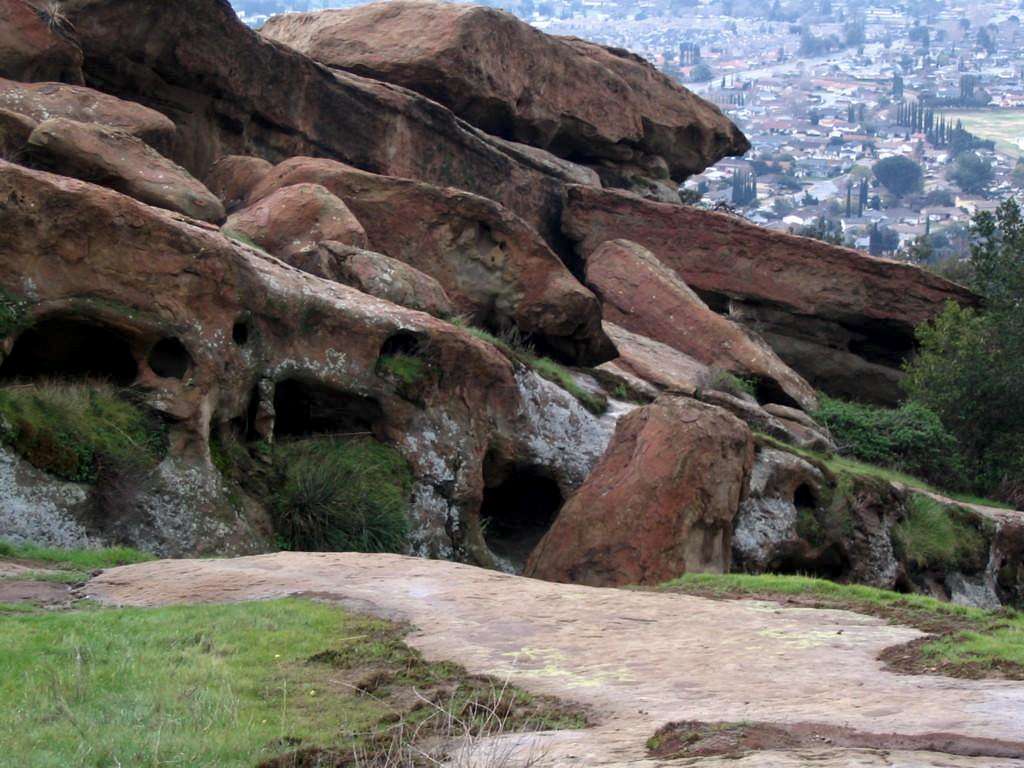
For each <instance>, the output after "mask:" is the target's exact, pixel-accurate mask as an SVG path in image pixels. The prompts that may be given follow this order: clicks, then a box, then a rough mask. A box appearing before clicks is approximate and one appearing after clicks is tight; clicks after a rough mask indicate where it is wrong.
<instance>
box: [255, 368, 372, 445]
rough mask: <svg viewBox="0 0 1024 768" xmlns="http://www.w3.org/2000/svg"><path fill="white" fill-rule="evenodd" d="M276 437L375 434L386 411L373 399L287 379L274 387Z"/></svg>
mask: <svg viewBox="0 0 1024 768" xmlns="http://www.w3.org/2000/svg"><path fill="white" fill-rule="evenodd" d="M274 414H275V416H274V436H275V437H308V436H310V435H332V436H338V437H342V436H344V437H355V436H359V435H373V434H374V433H375V430H376V428H377V427H378V425H379V424H380V422H381V420H382V419H383V416H384V412H383V410H382V408H381V407H380V403H378V402H377V401H376V400H375V399H373V398H372V397H363V396H362V395H355V394H352V393H349V392H344V391H341V390H337V389H332V388H331V387H327V386H324V385H323V384H318V383H315V382H307V381H300V380H298V379H286V380H285V381H280V382H278V383H277V386H276V387H275V388H274Z"/></svg>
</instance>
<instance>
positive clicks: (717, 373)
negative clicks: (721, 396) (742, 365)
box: [708, 368, 757, 399]
mask: <svg viewBox="0 0 1024 768" xmlns="http://www.w3.org/2000/svg"><path fill="white" fill-rule="evenodd" d="M708 388H709V389H717V390H718V391H720V392H725V393H726V394H730V395H733V396H735V397H740V398H742V397H753V398H754V399H757V386H756V384H755V383H754V382H753V381H752V380H750V379H745V378H743V377H742V376H737V375H736V374H734V373H731V372H729V371H724V370H721V369H719V368H716V369H714V370H712V372H711V381H710V382H709V383H708Z"/></svg>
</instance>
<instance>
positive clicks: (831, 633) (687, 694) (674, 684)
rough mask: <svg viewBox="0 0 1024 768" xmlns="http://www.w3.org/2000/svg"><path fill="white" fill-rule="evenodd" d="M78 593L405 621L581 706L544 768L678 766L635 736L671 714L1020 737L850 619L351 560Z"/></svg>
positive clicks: (227, 568) (988, 687)
mask: <svg viewBox="0 0 1024 768" xmlns="http://www.w3.org/2000/svg"><path fill="white" fill-rule="evenodd" d="M86 593H87V594H88V595H90V596H92V597H94V598H96V599H98V600H100V601H102V602H104V603H107V604H114V605H135V606H154V605H164V604H170V603H187V602H196V603H199V602H225V601H239V600H257V599H268V598H275V597H283V596H286V595H296V594H315V595H317V596H320V597H324V598H330V599H336V600H339V601H342V602H345V603H346V604H349V605H351V606H352V607H354V608H357V609H360V610H367V611H370V612H373V613H377V614H380V615H385V616H388V617H391V618H397V619H405V620H408V621H409V622H411V623H412V624H413V625H415V626H416V628H417V630H416V632H415V633H414V634H413V635H412V636H411V637H410V642H411V644H412V645H414V646H416V647H417V648H419V649H421V650H422V651H423V652H424V654H425V655H426V656H427V657H428V658H430V659H450V660H456V661H458V662H459V663H461V664H463V665H464V666H465V667H466V668H467V669H469V671H471V672H474V673H484V674H491V675H496V676H498V677H501V678H505V677H507V678H509V679H510V680H511V681H512V682H513V683H515V684H517V685H521V686H523V687H525V688H527V689H529V690H533V691H536V692H538V693H548V694H552V695H556V696H560V697H562V698H565V699H569V700H574V701H577V702H579V703H581V704H583V705H585V706H588V707H589V708H591V710H592V711H593V713H594V720H595V726H594V727H593V728H591V729H588V730H587V731H585V732H561V733H557V734H553V735H550V736H547V737H544V739H543V743H542V744H541V745H540V747H539V749H540V750H541V754H542V755H543V757H542V760H541V761H540V763H539V764H542V765H548V766H658V765H673V764H680V763H678V762H675V763H673V762H672V761H664V760H655V759H651V758H648V757H647V755H646V750H645V743H646V741H647V739H648V738H650V737H651V736H652V735H653V734H654V732H655V731H656V730H657V729H658V728H659V727H661V726H662V725H664V724H665V723H668V722H672V721H681V720H698V721H705V722H737V721H750V722H762V723H775V724H780V725H786V724H793V723H818V724H822V725H833V726H842V727H845V728H853V729H857V730H859V731H864V732H868V733H876V734H892V733H898V734H904V735H912V734H924V733H951V734H958V735H961V736H965V737H979V738H987V739H1001V740H1005V741H1011V742H1013V741H1024V684H1022V683H1017V682H1007V681H968V680H957V679H950V678H942V677H931V676H927V677H926V676H907V675H897V674H893V673H890V672H887V671H885V670H884V669H883V668H882V665H881V663H880V662H879V661H877V658H876V657H877V655H878V653H879V652H880V651H881V650H882V649H884V648H886V647H888V646H891V645H895V644H898V643H905V642H908V641H910V640H913V639H915V638H917V637H920V636H921V634H920V633H919V632H918V631H916V630H912V629H906V628H902V627H892V626H887V625H886V624H884V623H883V622H882V621H881V620H879V619H875V618H871V617H867V616H862V615H859V614H855V613H850V612H846V611H832V610H817V609H810V608H792V607H785V608H783V607H781V606H778V605H776V604H774V603H765V602H759V601H713V600H706V599H702V598H697V597H690V596H686V595H677V594H661V593H653V592H640V591H631V590H617V589H595V588H590V587H580V586H574V585H564V584H551V583H547V582H542V581H534V580H530V579H524V578H520V577H514V576H508V575H504V574H500V573H497V572H493V571H486V570H481V569H478V568H473V567H470V566H466V565H459V564H456V563H450V562H443V561H431V560H421V559H413V558H405V557H400V556H397V555H360V554H301V553H280V554H276V555H263V556H258V557H244V558H237V559H234V560H165V561H158V562H152V563H144V564H140V565H134V566H127V567H124V568H115V569H112V570H109V571H106V572H104V573H103V574H102V575H100V576H98V577H96V578H94V579H93V580H92V581H90V582H89V584H88V586H87V588H86ZM514 738H516V739H518V740H521V741H523V742H524V744H526V743H527V742H528V741H529V740H530V738H534V737H530V738H528V737H523V736H517V737H514ZM535 746H536V745H535ZM685 764H686V765H699V766H702V768H703V767H705V766H731V767H732V768H747V767H748V766H751V767H752V766H758V767H759V768H763V767H765V766H778V767H779V768H782V767H783V766H785V767H786V768H788V767H789V766H804V765H814V766H835V767H838V766H872V767H874V766H879V767H881V766H899V767H900V768H911V767H917V766H976V767H977V768H981V767H982V766H985V767H986V768H995V767H998V766H1017V767H1018V768H1020V767H1021V766H1024V761H1022V760H1013V759H1006V758H994V757H984V756H982V757H961V756H955V755H950V754H946V753H938V752H912V751H900V750H898V749H837V748H833V747H829V746H828V745H823V746H822V747H821V748H816V749H796V750H766V751H760V752H756V753H751V754H748V755H747V756H745V757H742V758H740V759H732V758H727V757H715V758H701V759H698V760H694V761H687V762H686V763H685Z"/></svg>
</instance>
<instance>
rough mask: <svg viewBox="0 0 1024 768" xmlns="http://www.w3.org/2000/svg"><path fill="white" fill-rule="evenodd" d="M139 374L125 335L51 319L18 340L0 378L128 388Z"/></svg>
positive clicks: (97, 326)
mask: <svg viewBox="0 0 1024 768" xmlns="http://www.w3.org/2000/svg"><path fill="white" fill-rule="evenodd" d="M138 371H139V368H138V364H137V363H136V361H135V356H134V355H133V354H132V349H131V344H130V342H129V340H128V338H127V336H126V335H125V334H123V333H121V332H119V331H116V330H114V329H112V328H109V327H107V326H104V325H100V324H97V323H92V322H87V321H84V320H77V319H73V318H53V319H50V320H43V321H42V322H40V323H38V324H37V325H35V326H33V327H32V328H29V329H28V330H26V331H25V332H24V333H22V334H21V335H20V336H19V337H18V339H17V341H15V343H14V348H13V349H12V350H11V354H10V355H9V356H8V357H7V359H6V360H5V361H4V364H3V365H2V366H0V377H2V378H5V379H17V378H41V377H46V378H58V379H61V378H64V379H67V378H70V379H84V378H90V379H106V380H108V381H110V382H111V383H113V384H116V385H118V386H128V385H129V384H131V383H132V382H133V381H135V378H136V376H137V375H138Z"/></svg>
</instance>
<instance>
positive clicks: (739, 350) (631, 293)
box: [586, 240, 817, 411]
mask: <svg viewBox="0 0 1024 768" xmlns="http://www.w3.org/2000/svg"><path fill="white" fill-rule="evenodd" d="M586 282H587V286H588V287H589V288H590V289H591V290H593V291H594V293H596V294H597V296H598V298H599V299H601V301H602V313H603V315H604V318H605V320H609V321H611V322H613V323H615V324H617V325H619V326H621V327H623V328H626V329H628V330H630V331H633V332H635V333H639V334H642V335H644V336H646V337H648V338H650V339H655V340H657V341H661V342H663V343H665V344H668V345H669V346H670V347H673V348H674V349H677V350H679V351H680V352H684V353H686V354H687V355H690V356H691V357H693V358H695V359H696V360H699V361H700V362H702V363H704V364H705V365H708V366H711V367H713V368H718V369H722V370H725V371H729V372H731V373H734V374H738V375H740V376H743V377H747V378H751V379H753V380H754V382H755V383H756V385H757V389H758V394H759V400H762V401H765V402H767V401H774V402H781V403H794V404H796V405H799V406H800V407H801V408H804V409H806V410H809V411H810V410H814V409H816V408H817V398H816V397H815V394H814V390H813V389H812V388H811V386H810V385H809V384H808V383H807V382H806V381H804V380H803V379H802V378H801V377H800V376H799V375H798V374H797V373H795V372H794V371H793V369H792V368H790V367H789V366H787V365H786V364H785V363H784V362H782V360H780V359H779V357H778V355H776V354H775V352H774V351H773V350H772V349H771V347H769V346H768V345H767V344H766V343H765V342H764V341H762V340H761V339H759V338H758V337H756V336H754V335H753V334H752V333H751V332H750V331H748V330H746V329H745V328H744V327H743V326H740V325H738V324H736V323H734V322H732V321H731V320H730V319H728V318H727V317H723V316H722V315H719V314H718V313H716V312H714V311H712V310H711V309H710V308H709V307H708V305H707V304H705V303H704V302H703V301H702V300H701V298H700V297H699V296H698V295H697V294H696V293H694V292H693V291H692V290H690V288H689V286H687V285H686V283H684V282H683V281H682V280H680V279H679V277H678V276H677V275H676V274H675V273H674V272H673V271H672V270H671V269H669V268H667V267H666V266H665V265H663V264H662V263H661V262H660V261H658V259H657V258H655V257H654V255H653V254H652V253H651V252H650V251H648V250H647V249H646V248H643V247H642V246H639V245H637V244H636V243H632V242H630V241H628V240H610V241H608V242H607V243H604V244H602V245H601V246H599V247H598V248H597V249H596V250H595V251H594V252H593V253H591V254H590V255H589V256H588V257H587V261H586Z"/></svg>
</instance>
